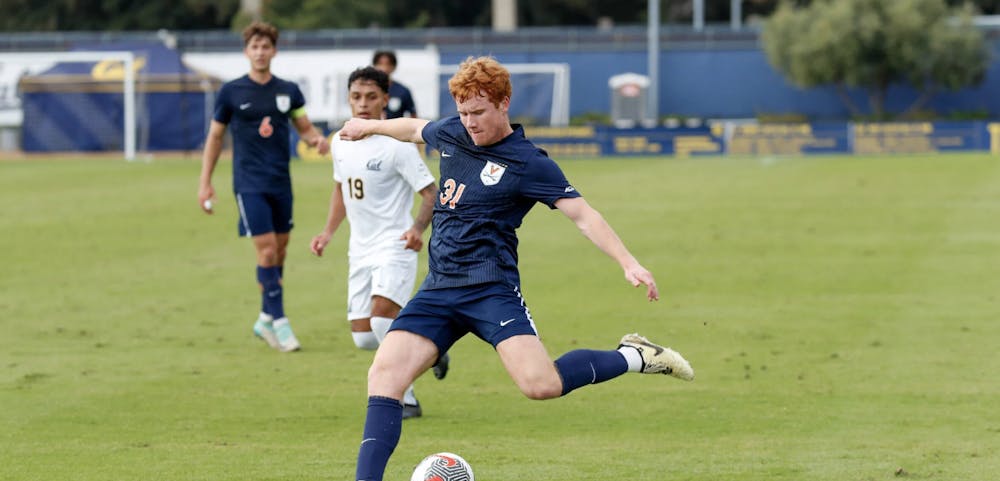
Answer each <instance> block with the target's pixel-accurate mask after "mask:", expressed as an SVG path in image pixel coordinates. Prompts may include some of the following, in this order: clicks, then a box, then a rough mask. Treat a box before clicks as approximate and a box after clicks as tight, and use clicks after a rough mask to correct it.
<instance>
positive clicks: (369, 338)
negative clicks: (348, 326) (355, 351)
mask: <svg viewBox="0 0 1000 481" xmlns="http://www.w3.org/2000/svg"><path fill="white" fill-rule="evenodd" d="M351 337H353V338H354V345H355V346H358V348H359V349H364V350H366V351H374V350H376V349H378V345H379V342H378V338H377V337H375V333H374V332H372V331H364V332H355V331H351Z"/></svg>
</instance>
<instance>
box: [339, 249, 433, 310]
mask: <svg viewBox="0 0 1000 481" xmlns="http://www.w3.org/2000/svg"><path fill="white" fill-rule="evenodd" d="M416 279H417V253H416V252H413V251H405V252H400V253H395V254H392V255H390V256H384V257H383V258H381V259H378V260H376V261H374V262H372V261H368V262H355V261H351V262H350V274H349V275H348V277H347V320H348V321H353V320H355V319H364V318H367V317H371V314H372V296H381V297H384V298H386V299H389V300H390V301H392V302H395V303H396V304H399V306H400V307H403V306H405V305H406V302H407V301H409V300H410V296H411V295H412V294H413V285H414V283H415V282H416Z"/></svg>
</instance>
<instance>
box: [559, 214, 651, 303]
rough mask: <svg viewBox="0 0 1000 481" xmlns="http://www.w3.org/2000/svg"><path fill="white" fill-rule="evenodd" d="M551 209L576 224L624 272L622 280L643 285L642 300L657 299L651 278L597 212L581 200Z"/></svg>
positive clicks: (635, 284)
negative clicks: (644, 296)
mask: <svg viewBox="0 0 1000 481" xmlns="http://www.w3.org/2000/svg"><path fill="white" fill-rule="evenodd" d="M555 205H556V208H558V209H559V211H560V212H562V213H563V214H565V215H566V217H569V218H570V220H572V221H573V223H574V224H576V226H577V228H579V229H580V232H582V233H583V235H584V236H586V237H587V238H588V239H590V241H591V242H593V243H594V245H596V246H597V247H599V248H600V249H601V250H602V251H604V253H605V254H607V255H609V256H611V258H612V259H614V260H615V261H617V262H618V265H620V266H621V267H622V270H624V271H625V280H627V281H629V282H630V283H631V284H632V285H633V286H635V287H638V286H639V284H643V285H645V286H646V297H647V298H648V299H649V300H650V301H656V300H659V299H660V293H659V291H658V290H657V289H656V281H655V280H654V279H653V274H651V273H650V272H649V271H648V270H646V268H645V267H642V265H641V264H639V261H638V260H636V258H635V257H634V256H633V255H632V253H630V252H629V251H628V248H626V247H625V244H624V243H623V242H622V240H621V239H620V238H619V237H618V234H616V233H615V230H614V229H612V228H611V226H610V225H609V224H608V222H607V221H605V220H604V217H603V216H602V215H601V213H600V212H597V210H595V209H594V208H593V207H591V206H590V204H588V203H587V201H586V200H584V199H583V197H573V198H565V199H559V200H557V201H556V203H555Z"/></svg>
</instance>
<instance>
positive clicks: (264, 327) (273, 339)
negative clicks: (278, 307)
mask: <svg viewBox="0 0 1000 481" xmlns="http://www.w3.org/2000/svg"><path fill="white" fill-rule="evenodd" d="M271 321H272V318H271V316H269V315H267V314H264V313H263V312H262V313H260V316H259V317H258V318H257V322H255V323H253V335H254V336H257V337H258V338H259V339H260V340H262V341H264V342H266V343H267V345H268V346H271V347H272V348H274V349H280V348H281V346H280V345H279V344H278V335H277V334H276V333H275V332H274V325H273V323H272V322H271Z"/></svg>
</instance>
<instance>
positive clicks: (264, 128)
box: [257, 115, 274, 139]
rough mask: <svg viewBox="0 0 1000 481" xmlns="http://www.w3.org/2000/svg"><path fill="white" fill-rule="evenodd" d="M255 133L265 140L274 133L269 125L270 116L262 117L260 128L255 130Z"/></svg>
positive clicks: (272, 127)
mask: <svg viewBox="0 0 1000 481" xmlns="http://www.w3.org/2000/svg"><path fill="white" fill-rule="evenodd" d="M257 133H258V134H260V136H261V137H264V138H265V139H266V138H268V137H270V136H271V134H273V133H274V126H273V125H271V116H270V115H269V116H267V117H264V118H263V119H261V121H260V127H258V128H257Z"/></svg>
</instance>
